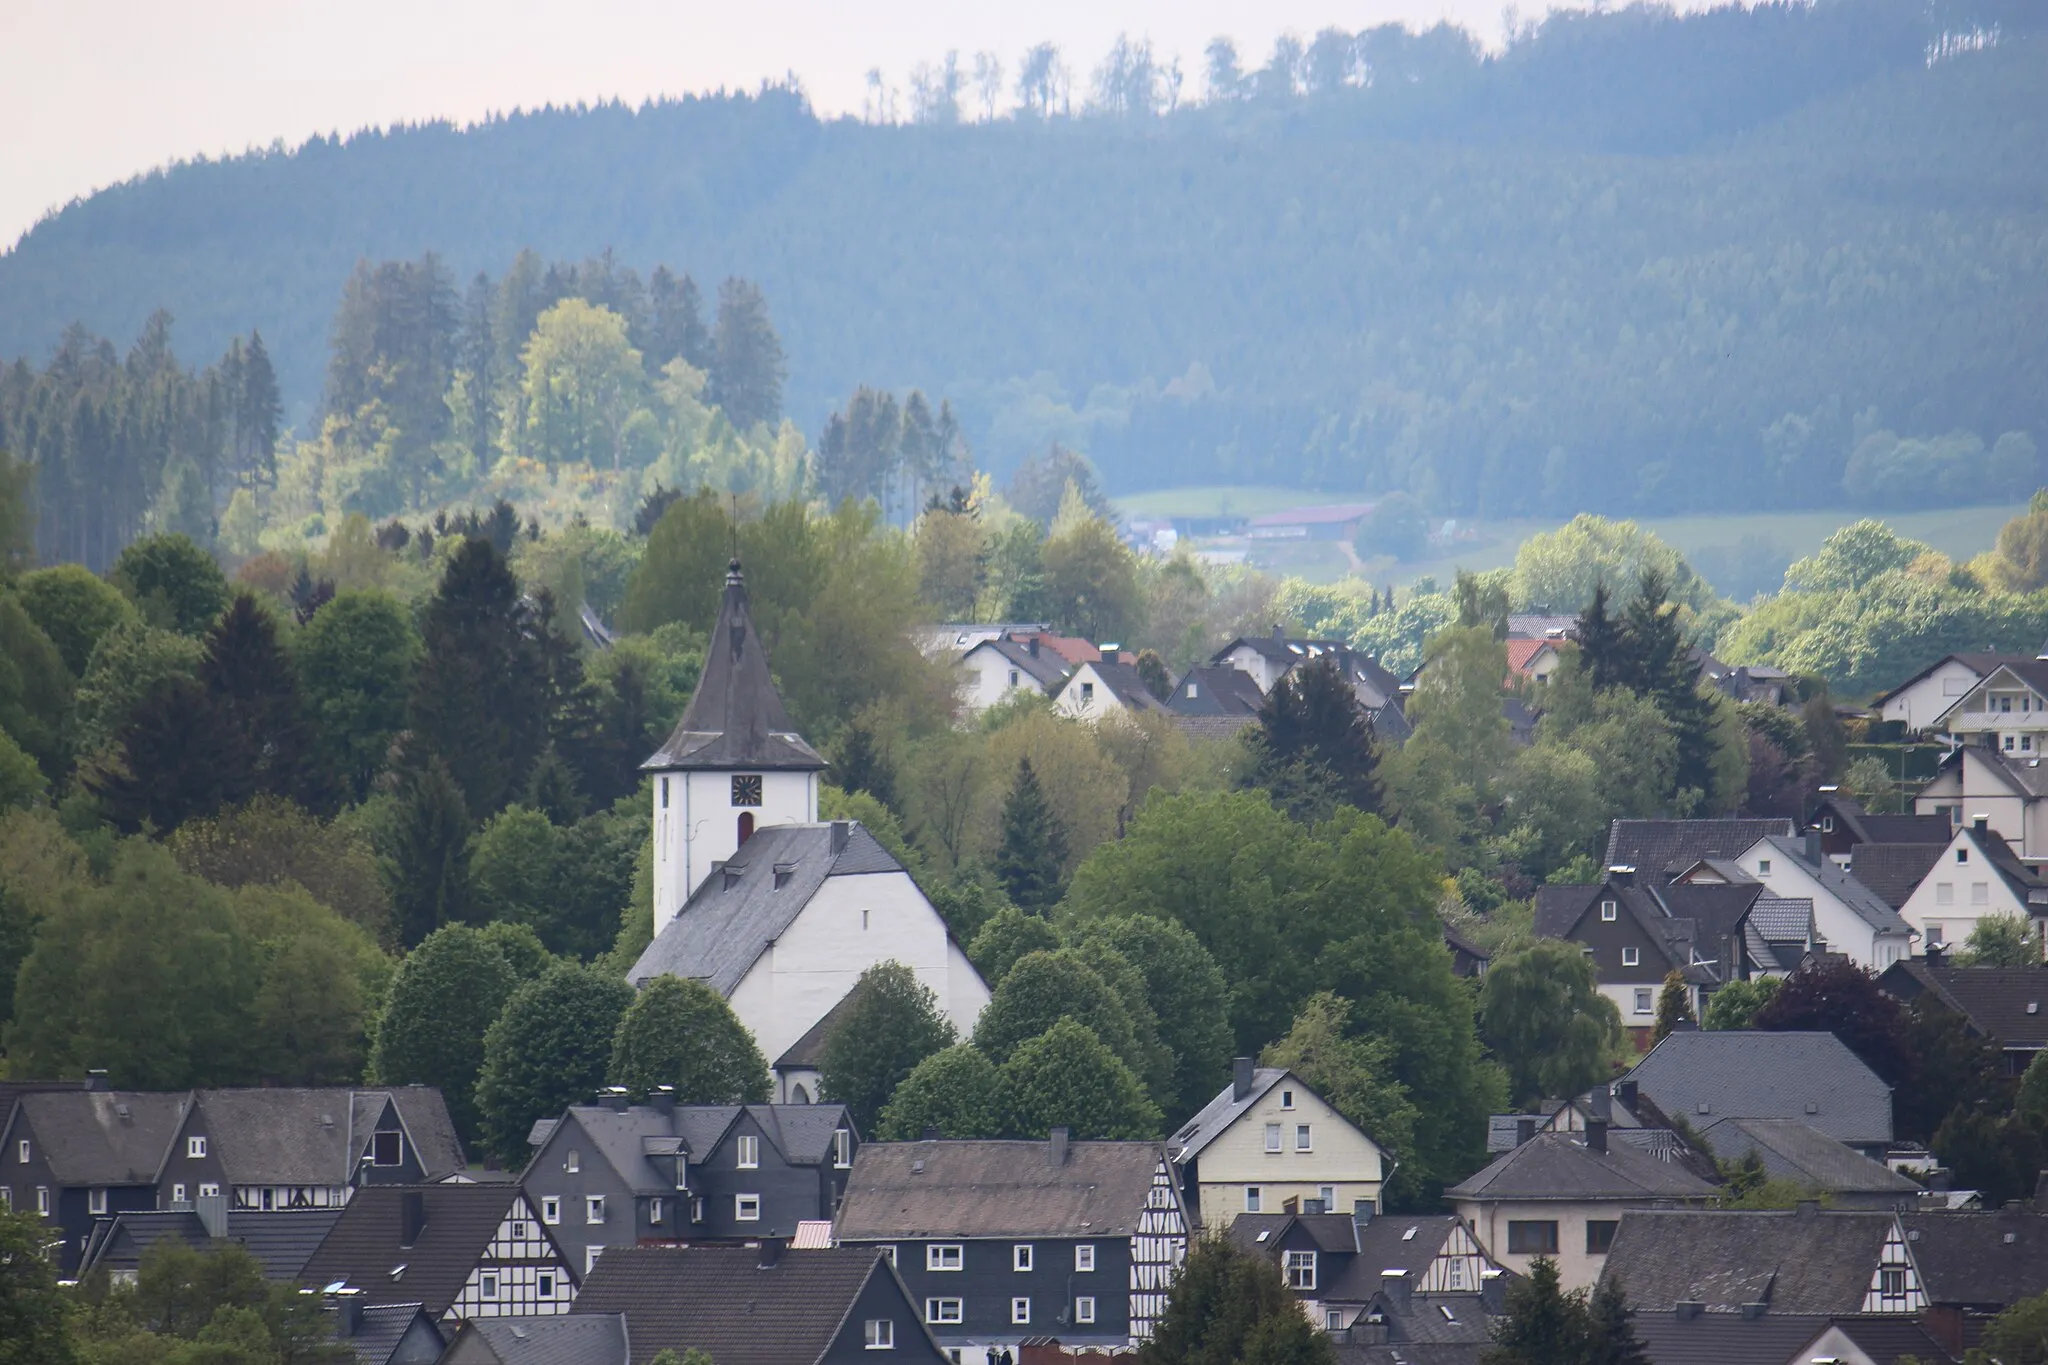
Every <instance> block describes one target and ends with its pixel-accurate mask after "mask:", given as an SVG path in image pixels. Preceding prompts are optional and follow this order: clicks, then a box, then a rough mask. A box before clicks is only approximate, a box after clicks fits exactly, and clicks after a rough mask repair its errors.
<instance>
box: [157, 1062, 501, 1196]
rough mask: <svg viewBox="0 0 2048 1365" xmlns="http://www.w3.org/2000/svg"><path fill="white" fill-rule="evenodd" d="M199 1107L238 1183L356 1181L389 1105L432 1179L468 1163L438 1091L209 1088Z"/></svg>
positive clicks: (230, 1180) (223, 1162)
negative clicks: (395, 1109)
mask: <svg viewBox="0 0 2048 1365" xmlns="http://www.w3.org/2000/svg"><path fill="white" fill-rule="evenodd" d="M401 1095H403V1096H404V1100H403V1102H402V1103H401V1101H400V1098H399V1097H400V1096H401ZM197 1102H198V1105H199V1113H200V1116H201V1118H202V1119H203V1120H204V1122H205V1125H206V1133H207V1135H208V1138H209V1140H210V1141H211V1143H212V1144H213V1153H214V1155H215V1156H216V1157H217V1158H218V1159H219V1161H220V1163H221V1168H222V1170H223V1171H224V1172H225V1173H226V1175H227V1179H228V1183H229V1184H232V1185H347V1184H349V1183H351V1182H352V1181H353V1180H354V1178H355V1175H356V1167H357V1163H358V1162H359V1161H360V1160H361V1159H362V1154H363V1152H364V1150H365V1149H366V1148H367V1147H368V1145H369V1142H370V1135H371V1133H372V1132H374V1131H375V1128H376V1125H377V1122H378V1120H379V1119H380V1118H381V1117H382V1116H383V1113H384V1109H385V1106H386V1105H387V1104H389V1105H392V1106H394V1107H396V1108H397V1109H398V1118H399V1121H400V1122H401V1123H402V1124H403V1125H404V1128H405V1131H406V1136H407V1137H408V1139H409V1140H410V1146H411V1147H412V1149H413V1152H414V1154H415V1156H416V1157H417V1158H418V1159H419V1160H420V1162H421V1163H422V1165H423V1166H424V1167H425V1178H426V1179H427V1180H429V1181H434V1180H439V1179H441V1178H442V1177H443V1176H447V1175H452V1174H454V1173H455V1172H456V1171H459V1170H461V1169H462V1168H463V1165H464V1164H465V1163H464V1162H463V1160H462V1147H461V1144H460V1143H459V1142H458V1141H457V1140H456V1137H455V1125H454V1123H453V1121H451V1120H450V1119H449V1117H448V1106H447V1104H446V1103H444V1102H443V1100H442V1098H441V1092H440V1090H439V1089H435V1088H429V1087H426V1086H402V1087H396V1088H394V1089H390V1090H360V1089H352V1088H348V1087H341V1086H336V1087H329V1088H322V1089H310V1088H304V1089H289V1088H281V1089H266V1090H201V1091H199V1092H198V1095H197Z"/></svg>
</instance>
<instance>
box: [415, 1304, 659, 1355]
mask: <svg viewBox="0 0 2048 1365" xmlns="http://www.w3.org/2000/svg"><path fill="white" fill-rule="evenodd" d="M464 1337H468V1338H472V1339H479V1340H481V1342H482V1344H483V1345H485V1346H488V1347H489V1348H490V1352H491V1355H492V1356H493V1357H494V1358H495V1359H496V1360H497V1361H498V1365H626V1362H627V1358H628V1349H627V1345H626V1316H625V1314H623V1313H584V1312H572V1313H570V1314H568V1315H567V1316H566V1317H564V1316H555V1317H516V1318H475V1319H472V1320H471V1321H469V1322H466V1323H464V1324H463V1325H462V1330H461V1332H459V1333H458V1334H457V1335H456V1339H455V1341H451V1342H449V1343H448V1347H449V1351H448V1355H447V1356H444V1357H443V1359H450V1358H453V1357H454V1355H455V1354H456V1352H455V1344H456V1341H460V1340H462V1339H463V1338H464Z"/></svg>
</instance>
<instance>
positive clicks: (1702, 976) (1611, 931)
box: [1535, 869, 1778, 1050]
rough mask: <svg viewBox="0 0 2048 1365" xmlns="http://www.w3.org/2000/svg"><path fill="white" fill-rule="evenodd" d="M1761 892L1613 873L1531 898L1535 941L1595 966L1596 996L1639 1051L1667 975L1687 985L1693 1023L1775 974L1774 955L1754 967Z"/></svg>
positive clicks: (1752, 887) (1744, 885)
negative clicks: (1573, 948)
mask: <svg viewBox="0 0 2048 1365" xmlns="http://www.w3.org/2000/svg"><path fill="white" fill-rule="evenodd" d="M1763 892H1764V888H1763V886H1762V885H1761V884H1759V883H1757V882H1755V881H1749V880H1744V881H1738V882H1733V883H1728V882H1722V883H1717V884H1707V885H1695V884H1692V883H1689V882H1684V881H1676V882H1669V883H1664V884H1661V885H1660V884H1658V883H1656V882H1643V881H1640V880H1639V879H1638V878H1637V877H1636V875H1635V873H1634V872H1633V870H1631V869H1612V870H1610V872H1609V875H1608V877H1607V879H1606V880H1605V881H1603V882H1601V883H1599V884H1598V885H1587V886H1572V885H1550V886H1542V887H1538V888H1537V890H1536V917H1535V927H1536V933H1537V935H1538V936H1539V937H1542V938H1556V939H1564V940H1566V941H1568V942H1571V943H1574V944H1577V945H1578V946H1579V947H1580V948H1582V949H1583V950H1584V951H1585V953H1586V956H1587V957H1588V958H1590V959H1591V960H1592V963H1593V970H1594V974H1595V976H1596V977H1597V978H1598V980H1599V989H1600V993H1601V994H1602V995H1604V996H1606V997H1607V998H1608V999H1609V1000H1612V1001H1613V1002H1614V1007H1615V1009H1616V1010H1618V1011H1619V1012H1620V1014H1621V1021H1622V1025H1623V1026H1624V1027H1625V1028H1627V1029H1628V1030H1629V1031H1630V1035H1631V1037H1632V1038H1633V1040H1634V1041H1635V1044H1636V1047H1637V1049H1638V1050H1641V1049H1644V1048H1647V1047H1648V1046H1649V1044H1650V1035H1651V1032H1652V1030H1653V1029H1654V1028H1655V1026H1656V1022H1657V997H1658V995H1659V994H1660V993H1661V989H1662V986H1663V983H1664V980H1665V977H1666V976H1667V975H1668V974H1669V973H1671V972H1677V973H1678V974H1679V976H1680V978H1681V979H1682V980H1683V981H1684V982H1685V986H1686V992H1687V998H1688V1001H1689V1003H1690V1004H1691V1007H1692V1011H1693V1017H1694V1018H1700V1017H1703V1016H1704V1014H1705V1012H1706V1002H1707V997H1708V995H1709V994H1711V993H1712V991H1713V990H1714V988H1715V987H1716V986H1719V985H1722V984H1725V983H1726V982H1729V981H1740V980H1747V979H1749V977H1750V976H1752V975H1755V974H1759V973H1761V972H1763V971H1765V970H1775V969H1777V967H1778V963H1777V960H1776V958H1775V957H1771V958H1768V959H1766V960H1763V961H1758V960H1755V958H1754V957H1753V955H1752V952H1751V948H1750V944H1749V938H1750V930H1749V919H1750V915H1751V913H1752V912H1753V911H1754V909H1755V908H1756V904H1757V901H1758V899H1759V898H1760V897H1761V896H1762V895H1763Z"/></svg>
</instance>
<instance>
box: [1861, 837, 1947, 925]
mask: <svg viewBox="0 0 2048 1365" xmlns="http://www.w3.org/2000/svg"><path fill="white" fill-rule="evenodd" d="M1946 852H1948V840H1947V838H1946V837H1944V838H1943V840H1942V842H1940V843H1938V844H1873V843H1863V844H1858V845H1856V847H1855V848H1854V849H1852V850H1850V852H1849V871H1850V873H1851V874H1852V875H1853V876H1854V877H1855V878H1856V880H1857V881H1859V882H1862V883H1863V884H1864V885H1865V886H1867V887H1869V888H1870V890H1871V894H1873V895H1875V896H1876V897H1877V898H1878V899H1879V900H1881V901H1883V902H1884V903H1885V904H1886V905H1889V906H1890V907H1891V908H1892V909H1894V910H1896V909H1898V908H1899V907H1900V906H1902V905H1904V904H1905V903H1906V901H1907V899H1908V898H1909V897H1911V896H1912V894H1913V892H1914V891H1916V890H1917V889H1918V888H1919V886H1920V883H1921V881H1922V880H1924V879H1925V878H1926V876H1927V874H1928V873H1929V872H1932V871H1933V870H1934V865H1935V864H1936V863H1938V862H1940V861H1941V855H1942V854H1944V853H1946Z"/></svg>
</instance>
